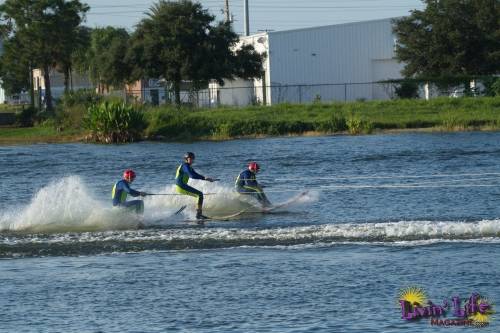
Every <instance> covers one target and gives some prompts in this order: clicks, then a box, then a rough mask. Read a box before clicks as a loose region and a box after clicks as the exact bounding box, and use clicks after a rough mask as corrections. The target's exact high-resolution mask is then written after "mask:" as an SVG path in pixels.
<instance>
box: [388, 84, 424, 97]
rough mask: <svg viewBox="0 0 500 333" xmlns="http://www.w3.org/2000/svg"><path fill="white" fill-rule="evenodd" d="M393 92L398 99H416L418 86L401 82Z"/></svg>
mask: <svg viewBox="0 0 500 333" xmlns="http://www.w3.org/2000/svg"><path fill="white" fill-rule="evenodd" d="M394 92H395V93H396V96H398V97H399V98H417V97H418V84H417V83H416V82H412V81H402V82H401V83H400V84H399V85H397V86H396V88H395V90H394Z"/></svg>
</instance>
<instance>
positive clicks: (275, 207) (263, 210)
mask: <svg viewBox="0 0 500 333" xmlns="http://www.w3.org/2000/svg"><path fill="white" fill-rule="evenodd" d="M307 193H309V191H304V192H301V193H300V194H298V195H296V196H294V197H293V198H291V199H289V200H287V201H285V202H282V203H280V204H277V205H273V206H271V207H267V208H261V210H260V212H261V213H272V212H274V211H276V210H278V209H280V208H285V207H287V206H290V205H291V204H294V203H295V202H297V201H299V200H300V199H302V198H303V197H305V196H306V195H307Z"/></svg>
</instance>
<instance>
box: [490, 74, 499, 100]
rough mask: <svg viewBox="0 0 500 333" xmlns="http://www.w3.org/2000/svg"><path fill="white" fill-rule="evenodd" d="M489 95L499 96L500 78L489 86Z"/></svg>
mask: <svg viewBox="0 0 500 333" xmlns="http://www.w3.org/2000/svg"><path fill="white" fill-rule="evenodd" d="M491 94H492V96H500V77H498V78H497V79H496V80H495V82H494V83H493V84H492V85H491Z"/></svg>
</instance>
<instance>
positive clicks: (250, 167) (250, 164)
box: [248, 162, 260, 172]
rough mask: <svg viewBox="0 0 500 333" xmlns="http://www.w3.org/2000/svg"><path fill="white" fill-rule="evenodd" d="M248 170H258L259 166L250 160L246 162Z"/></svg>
mask: <svg viewBox="0 0 500 333" xmlns="http://www.w3.org/2000/svg"><path fill="white" fill-rule="evenodd" d="M248 170H250V171H252V172H258V171H259V170H260V166H259V165H258V164H257V162H250V163H248Z"/></svg>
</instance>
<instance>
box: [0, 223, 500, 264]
mask: <svg viewBox="0 0 500 333" xmlns="http://www.w3.org/2000/svg"><path fill="white" fill-rule="evenodd" d="M462 242H465V243H481V244H500V220H484V221H478V222H453V221H449V222H431V221H401V222H386V223H360V224H351V223H349V224H326V225H318V226H305V227H285V228H264V229H258V228H252V229H243V228H221V227H209V228H192V227H184V228H170V229H146V230H128V231H105V232H86V233H64V234H37V235H15V234H11V235H8V234H7V235H3V236H2V235H0V257H3V258H8V257H16V256H39V255H88V254H99V253H109V252H130V251H133V252H137V251H165V250H187V249H214V248H218V249H220V248H234V247H272V248H277V249H279V248H283V247H292V248H317V247H324V246H337V245H360V246H363V245H373V246H426V245H432V244H437V243H462Z"/></svg>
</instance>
